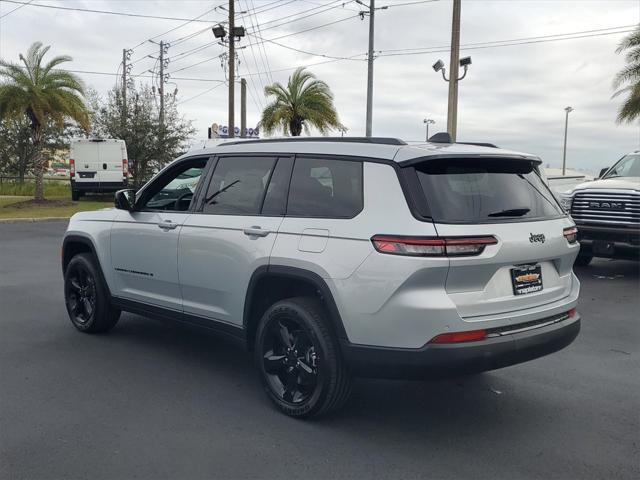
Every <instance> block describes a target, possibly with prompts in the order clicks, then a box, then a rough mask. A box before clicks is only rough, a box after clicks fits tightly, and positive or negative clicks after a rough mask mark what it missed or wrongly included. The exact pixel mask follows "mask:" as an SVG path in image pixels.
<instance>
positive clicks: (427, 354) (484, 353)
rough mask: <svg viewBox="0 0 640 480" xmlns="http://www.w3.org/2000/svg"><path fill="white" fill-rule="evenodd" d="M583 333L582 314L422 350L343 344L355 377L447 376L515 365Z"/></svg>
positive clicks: (563, 344)
mask: <svg viewBox="0 0 640 480" xmlns="http://www.w3.org/2000/svg"><path fill="white" fill-rule="evenodd" d="M579 332H580V316H579V315H578V314H576V315H575V316H573V317H571V318H567V319H566V320H562V321H559V322H557V323H554V324H552V325H548V326H542V327H539V328H534V329H532V330H527V331H523V332H519V333H512V334H508V335H504V336H500V337H495V338H488V339H486V340H481V341H476V342H466V343H456V344H439V345H436V344H428V345H426V346H425V347H423V348H420V349H401V348H382V347H369V346H363V345H353V344H350V343H348V342H346V341H343V343H342V344H341V348H342V353H343V356H344V358H345V360H346V361H347V364H348V365H349V368H350V370H351V372H352V373H353V374H354V375H356V376H363V377H376V378H403V379H430V378H446V377H451V376H457V375H464V374H469V373H477V372H482V371H486V370H494V369H497V368H502V367H507V366H509V365H515V364H517V363H522V362H526V361H528V360H532V359H534V358H538V357H542V356H544V355H548V354H550V353H553V352H556V351H558V350H561V349H562V348H564V347H566V346H567V345H569V344H570V343H571V342H573V340H574V339H575V338H576V337H577V336H578V333H579Z"/></svg>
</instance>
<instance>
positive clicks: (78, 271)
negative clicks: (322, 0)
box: [62, 138, 580, 417]
mask: <svg viewBox="0 0 640 480" xmlns="http://www.w3.org/2000/svg"><path fill="white" fill-rule="evenodd" d="M539 164H540V159H539V158H537V157H534V156H531V155H527V154H522V153H516V152H510V151H506V150H502V149H498V148H492V147H488V146H476V145H468V144H452V143H426V144H422V145H412V146H410V145H407V144H406V143H405V142H403V141H401V140H397V139H391V138H344V139H339V138H338V139H336V138H295V139H279V140H261V141H237V142H227V143H224V144H221V145H219V146H216V147H213V148H209V149H205V150H200V151H197V152H192V153H188V154H186V155H184V156H182V157H180V158H178V159H177V160H175V161H174V162H173V163H171V164H170V165H168V166H167V167H165V168H164V169H163V170H162V171H161V172H159V173H158V174H157V175H156V176H155V177H154V178H153V179H152V180H151V181H150V182H149V183H147V184H146V185H145V186H144V187H143V188H142V189H140V190H139V191H137V192H134V191H133V190H123V191H120V192H118V193H117V194H116V209H109V210H101V211H96V212H83V213H78V214H76V215H74V216H73V217H72V219H71V221H70V223H69V227H68V230H67V232H66V235H65V238H64V244H63V250H62V268H63V271H64V279H65V284H64V285H65V287H64V288H65V299H66V306H67V310H68V312H69V316H70V318H71V321H72V322H73V324H74V326H75V327H76V328H77V329H78V330H80V331H82V332H87V333H95V332H104V331H107V330H109V329H110V328H112V327H113V326H114V325H115V324H116V322H117V321H118V318H119V316H120V312H121V311H128V312H133V313H138V314H142V315H147V316H151V317H157V318H160V319H171V320H179V321H183V322H187V323H190V324H195V325H199V326H202V327H206V328H208V329H210V330H215V331H217V332H219V333H221V334H223V335H225V336H227V337H229V338H231V339H233V340H236V341H238V342H239V343H241V344H242V345H244V346H245V347H246V348H247V349H248V350H251V351H253V352H254V355H255V359H256V363H257V367H258V370H259V372H260V376H261V379H262V382H263V384H264V387H265V390H266V392H267V394H268V396H269V397H270V398H271V399H272V400H273V401H274V402H275V404H276V405H277V406H278V407H279V408H280V409H281V410H282V411H283V412H285V413H287V414H289V415H292V416H296V417H307V416H312V415H317V414H321V413H325V412H328V411H330V410H333V409H336V408H338V407H339V406H340V405H342V404H343V403H344V402H345V400H346V399H347V398H348V396H349V392H350V386H351V378H352V377H353V376H375V377H386V378H434V377H443V376H450V375H457V374H467V373H475V372H481V371H485V370H491V369H495V368H500V367H505V366H507V365H513V364H516V363H519V362H523V361H527V360H530V359H533V358H536V357H540V356H542V355H546V354H548V353H551V352H555V351H557V350H559V349H561V348H563V347H565V346H567V345H568V344H570V343H571V342H572V341H573V339H574V338H575V337H576V335H577V334H578V331H579V329H580V317H579V315H578V314H577V313H576V309H575V306H576V302H577V300H578V291H579V282H578V279H577V278H576V276H575V275H574V274H573V272H572V266H573V262H574V260H575V258H576V255H577V254H578V251H579V249H580V246H579V244H578V242H577V240H576V228H575V225H574V223H573V221H572V220H571V219H570V218H569V217H568V216H567V215H566V214H565V213H564V212H563V210H562V208H561V207H560V205H559V204H558V203H557V202H556V200H555V199H554V197H553V195H552V194H551V192H550V191H549V189H548V188H547V186H546V185H545V183H544V182H543V181H542V179H541V177H540V174H539V173H538V165H539Z"/></svg>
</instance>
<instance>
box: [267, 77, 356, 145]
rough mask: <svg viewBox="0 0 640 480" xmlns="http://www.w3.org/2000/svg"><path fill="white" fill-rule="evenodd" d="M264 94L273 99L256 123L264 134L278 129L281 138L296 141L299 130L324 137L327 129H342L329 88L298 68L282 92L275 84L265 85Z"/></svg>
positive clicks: (278, 84) (278, 85) (279, 86)
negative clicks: (310, 127) (289, 138)
mask: <svg viewBox="0 0 640 480" xmlns="http://www.w3.org/2000/svg"><path fill="white" fill-rule="evenodd" d="M264 94H265V96H267V97H273V101H272V102H271V103H270V104H269V105H267V106H266V108H265V109H264V111H263V112H262V120H260V126H261V128H262V130H263V131H264V132H265V133H266V134H272V133H274V132H275V131H276V130H278V129H279V128H282V131H283V133H284V134H285V135H288V134H291V135H292V136H294V137H297V136H300V134H301V133H302V129H303V128H304V130H305V132H307V133H309V126H312V127H315V128H316V129H318V130H319V131H320V133H322V134H323V135H324V134H326V133H327V132H328V131H329V130H331V129H341V128H344V127H342V125H341V123H340V120H339V119H338V112H337V111H336V108H335V106H334V105H333V94H332V93H331V90H330V89H329V86H328V85H327V84H326V83H325V82H323V81H322V80H317V79H316V77H315V75H313V74H312V73H311V72H308V71H306V70H305V69H304V68H302V67H301V68H298V69H297V70H296V71H295V72H293V75H291V76H290V77H289V82H288V83H287V86H286V88H285V87H284V86H282V85H281V84H280V83H278V82H276V83H274V84H272V85H267V86H266V87H265V89H264Z"/></svg>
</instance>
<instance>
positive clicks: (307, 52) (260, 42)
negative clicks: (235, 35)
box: [247, 34, 364, 60]
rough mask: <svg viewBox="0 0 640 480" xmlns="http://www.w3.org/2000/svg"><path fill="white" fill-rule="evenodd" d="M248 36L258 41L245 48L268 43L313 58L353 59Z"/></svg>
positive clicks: (253, 35) (256, 36)
mask: <svg viewBox="0 0 640 480" xmlns="http://www.w3.org/2000/svg"><path fill="white" fill-rule="evenodd" d="M249 35H250V36H252V37H255V38H257V39H258V40H260V41H259V42H256V43H252V44H249V45H247V46H251V45H259V44H264V43H265V42H269V43H273V44H274V45H277V46H279V47H282V48H286V49H288V50H293V51H294V52H299V53H304V54H306V55H311V56H313V57H323V58H333V59H335V60H354V59H353V58H351V57H338V56H334V55H328V54H325V53H315V52H309V51H307V50H301V49H299V48H295V47H291V46H289V45H284V44H282V43H279V42H275V41H273V40H269V39H267V38H262V37H259V36H258V35H255V34H249ZM361 55H364V54H361Z"/></svg>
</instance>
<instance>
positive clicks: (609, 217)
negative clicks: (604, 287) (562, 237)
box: [561, 150, 640, 265]
mask: <svg viewBox="0 0 640 480" xmlns="http://www.w3.org/2000/svg"><path fill="white" fill-rule="evenodd" d="M561 203H562V206H563V207H564V209H565V210H566V211H567V212H568V213H570V214H571V217H572V218H573V220H574V221H575V223H576V226H577V227H578V240H579V242H580V253H579V255H578V258H577V259H576V264H577V265H588V264H589V262H591V260H592V259H593V257H605V258H624V259H631V260H638V259H640V150H637V151H635V152H632V153H629V154H628V155H625V156H624V157H622V158H621V159H620V160H618V162H616V164H615V165H613V166H612V167H610V168H603V169H602V170H601V171H600V177H599V178H598V179H597V180H594V181H592V182H585V183H581V184H580V185H577V186H576V187H574V188H573V189H571V190H569V191H567V192H565V193H563V194H562V195H561Z"/></svg>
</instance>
